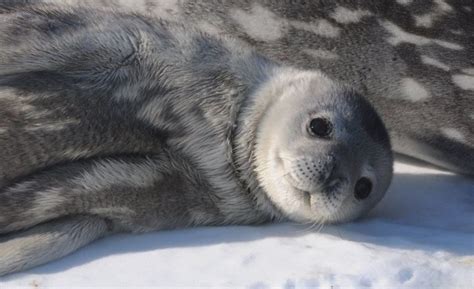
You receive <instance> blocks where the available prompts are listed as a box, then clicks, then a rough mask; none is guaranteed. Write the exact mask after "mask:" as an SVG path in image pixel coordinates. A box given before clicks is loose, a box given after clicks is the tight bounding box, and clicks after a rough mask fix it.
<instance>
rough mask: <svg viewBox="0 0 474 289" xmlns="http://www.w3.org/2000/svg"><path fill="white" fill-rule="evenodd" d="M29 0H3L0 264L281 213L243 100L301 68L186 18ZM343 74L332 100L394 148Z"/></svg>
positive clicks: (372, 138)
mask: <svg viewBox="0 0 474 289" xmlns="http://www.w3.org/2000/svg"><path fill="white" fill-rule="evenodd" d="M27 2H30V1H14V2H12V1H6V2H5V1H2V2H0V20H1V26H0V46H1V47H2V50H1V51H0V275H4V274H7V273H11V272H15V271H19V270H24V269H27V268H30V267H32V266H36V265H39V264H42V263H45V262H48V261H50V260H53V259H56V258H59V257H62V256H64V255H66V254H68V253H70V252H72V251H74V250H76V249H78V248H80V247H81V246H84V245H86V244H87V243H89V242H91V241H93V240H95V239H97V238H100V237H103V236H106V235H108V234H112V233H115V232H147V231H152V230H160V229H171V228H176V227H185V226H195V225H222V224H258V223H263V222H268V221H271V220H280V219H284V218H285V217H286V216H284V215H283V214H282V213H281V211H280V209H279V208H277V207H276V206H275V205H274V204H273V203H272V202H271V201H270V200H269V199H268V197H267V195H266V194H265V192H264V191H263V190H262V189H261V188H260V187H259V184H258V180H257V179H256V177H255V175H254V172H253V169H254V167H253V166H254V164H253V154H254V152H253V146H254V145H255V133H256V132H255V130H256V125H257V124H258V119H259V118H258V117H259V116H258V115H255V114H253V115H251V116H252V117H248V118H246V119H245V120H242V119H241V118H239V111H241V110H242V109H246V110H248V111H250V112H251V111H252V109H251V108H252V105H253V104H252V101H251V100H250V98H251V96H253V95H255V94H256V90H257V89H259V88H260V87H261V86H262V85H264V84H266V83H268V82H270V80H271V79H272V77H273V74H275V73H277V72H279V71H286V70H290V71H293V69H291V68H285V67H280V66H279V65H276V64H275V63H273V62H271V61H269V60H268V59H266V58H265V57H263V56H261V55H259V54H257V53H256V52H254V51H253V50H252V49H250V48H248V47H246V46H245V45H244V44H242V43H241V42H238V41H236V40H232V39H229V38H226V37H217V36H211V35H208V34H203V33H202V32H200V31H199V30H196V29H194V28H191V27H186V28H184V27H183V26H182V25H180V24H173V23H168V22H164V21H162V20H157V19H154V18H150V17H147V16H144V15H140V14H134V13H119V12H117V13H112V12H111V11H101V10H94V9H83V8H70V7H62V8H60V7H57V6H43V5H32V6H30V5H29V4H28V3H27ZM186 26H189V25H186ZM279 85H281V84H279ZM336 86H337V87H338V89H339V90H337V91H335V93H338V94H339V93H340V97H336V98H328V99H332V100H330V101H329V100H326V101H329V103H327V105H333V106H334V109H336V108H337V107H342V108H343V110H344V113H345V114H347V115H351V117H352V118H355V119H351V123H352V124H353V126H354V127H355V128H356V129H359V126H361V127H362V130H363V131H364V137H365V136H366V139H367V142H370V143H371V144H372V143H373V148H374V152H375V151H376V150H378V149H379V148H380V149H381V150H384V151H389V149H390V143H389V140H388V136H387V134H386V131H385V128H384V126H383V124H382V122H381V121H380V119H379V118H378V116H377V114H376V113H375V111H374V110H373V108H372V107H371V106H370V105H369V104H368V102H366V101H365V100H364V99H363V98H360V97H359V96H358V95H357V94H355V93H354V91H353V90H351V89H346V88H345V86H343V85H339V84H338V85H336ZM331 97H332V96H331ZM261 113H262V112H261ZM358 116H362V117H358ZM253 118H255V119H253ZM356 119H357V120H358V121H357V122H356ZM359 120H360V122H359ZM360 144H361V147H355V148H352V150H353V151H355V152H359V151H364V152H365V151H366V150H364V146H363V143H360ZM374 152H371V153H372V156H371V157H370V159H374V158H376V153H374ZM384 160H385V163H384V166H385V168H388V167H391V162H390V161H391V158H390V156H389V154H387V158H386V159H384ZM387 171H390V170H389V169H387ZM390 173H391V172H390ZM390 177H391V174H390V175H389V174H387V175H386V176H385V179H387V180H389V179H390ZM381 196H383V192H381V195H379V197H381ZM359 213H362V212H358V215H360V214H359Z"/></svg>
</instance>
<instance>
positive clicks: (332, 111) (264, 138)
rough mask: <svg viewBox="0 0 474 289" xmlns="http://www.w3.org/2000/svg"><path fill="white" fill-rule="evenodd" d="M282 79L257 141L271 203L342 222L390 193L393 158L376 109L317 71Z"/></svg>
mask: <svg viewBox="0 0 474 289" xmlns="http://www.w3.org/2000/svg"><path fill="white" fill-rule="evenodd" d="M285 79H286V80H285ZM274 84H275V86H276V87H274V88H272V89H270V90H272V91H271V92H266V93H270V94H272V95H273V97H274V98H275V100H274V101H273V102H272V103H271V104H270V105H269V106H268V109H267V111H266V113H265V114H264V115H263V117H262V119H261V123H260V125H259V128H258V131H257V137H256V145H255V150H256V154H255V162H256V171H257V175H258V179H259V181H260V182H261V184H262V186H263V187H264V190H265V191H266V193H267V195H268V196H269V198H270V199H271V201H272V202H274V203H275V204H276V206H277V207H278V208H279V209H280V210H281V211H282V212H283V213H284V214H285V215H286V216H288V218H290V219H291V220H294V221H298V222H321V223H334V222H342V221H348V220H352V219H354V218H356V217H358V216H360V215H361V214H363V213H365V212H367V211H368V210H369V209H370V208H372V207H373V206H374V205H375V204H376V203H377V202H378V201H379V200H380V199H381V198H382V197H383V196H384V194H385V191H386V190H387V187H388V185H389V183H390V181H391V177H392V161H393V160H392V153H391V150H390V143H389V138H388V135H387V132H386V130H385V128H384V126H383V123H382V121H381V120H380V118H379V117H378V116H377V114H376V113H375V111H374V110H373V108H372V107H371V106H370V104H369V103H368V102H367V101H366V100H365V99H364V98H362V97H361V96H359V95H358V94H357V93H355V92H354V91H352V90H350V89H347V88H344V87H343V86H341V85H339V84H336V83H334V82H333V81H331V80H330V79H328V78H327V77H326V76H324V75H322V74H320V73H317V72H303V73H299V74H296V76H295V77H286V78H283V77H282V79H278V80H277V81H275V82H274Z"/></svg>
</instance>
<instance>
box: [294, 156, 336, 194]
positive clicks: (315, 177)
mask: <svg viewBox="0 0 474 289" xmlns="http://www.w3.org/2000/svg"><path fill="white" fill-rule="evenodd" d="M290 167H291V170H290V171H291V173H290V182H291V183H292V185H293V186H295V187H296V188H297V189H299V190H302V191H305V192H308V193H311V194H314V193H330V192H332V191H334V190H337V189H339V188H340V187H341V185H342V184H343V183H345V177H344V176H343V174H342V173H341V172H340V166H339V165H338V164H337V159H336V158H335V157H334V156H333V155H328V156H326V157H325V158H322V159H316V158H310V157H304V158H299V159H296V160H294V162H293V163H292V164H291V165H290Z"/></svg>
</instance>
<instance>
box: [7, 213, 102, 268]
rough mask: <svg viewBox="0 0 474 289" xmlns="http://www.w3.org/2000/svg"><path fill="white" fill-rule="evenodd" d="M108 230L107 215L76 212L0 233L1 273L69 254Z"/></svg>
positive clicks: (29, 266) (32, 265)
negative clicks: (29, 226) (97, 215)
mask: <svg viewBox="0 0 474 289" xmlns="http://www.w3.org/2000/svg"><path fill="white" fill-rule="evenodd" d="M107 231H108V229H107V222H106V221H105V220H104V219H101V218H99V217H95V216H73V217H66V218H62V219H59V220H54V221H50V222H47V223H44V224H41V225H38V226H36V227H33V228H31V229H28V230H26V231H23V232H20V233H15V234H12V235H9V236H6V237H0V261H1V262H0V276H3V275H6V274H8V273H13V272H17V271H20V270H25V269H28V268H31V267H34V266H37V265H41V264H44V263H46V262H48V261H52V260H55V259H58V258H60V257H63V256H65V255H68V254H70V253H71V252H73V251H76V250H77V249H79V248H81V247H83V246H85V245H87V244H88V243H90V242H92V241H94V240H96V239H98V238H101V237H104V236H105V235H107Z"/></svg>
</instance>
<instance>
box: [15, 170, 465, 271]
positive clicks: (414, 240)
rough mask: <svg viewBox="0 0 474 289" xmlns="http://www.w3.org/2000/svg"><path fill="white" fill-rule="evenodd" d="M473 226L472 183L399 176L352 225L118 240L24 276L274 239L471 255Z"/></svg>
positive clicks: (206, 231) (287, 226) (286, 226)
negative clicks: (315, 238) (123, 257)
mask: <svg viewBox="0 0 474 289" xmlns="http://www.w3.org/2000/svg"><path fill="white" fill-rule="evenodd" d="M473 220H474V180H473V179H468V178H464V177H461V176H456V175H449V174H407V173H398V174H396V175H395V177H394V180H393V183H392V186H391V187H390V189H389V191H388V193H387V195H386V197H385V198H384V199H383V200H382V202H381V203H380V204H379V205H378V206H377V207H376V208H375V209H374V210H373V211H372V212H371V213H370V214H369V215H368V216H366V217H365V218H363V219H361V220H358V221H357V222H354V223H350V224H343V225H335V226H327V227H325V228H323V229H322V230H321V231H320V232H315V231H314V230H313V231H311V230H307V229H306V228H305V227H303V226H302V225H297V224H269V225H264V226H229V227H214V228H211V227H205V228H193V229H183V230H175V231H162V232H156V233H149V234H143V235H116V236H112V237H109V238H106V239H103V240H99V241H97V242H95V243H93V244H91V245H89V246H87V247H86V248H83V249H81V250H79V251H77V252H75V253H73V254H71V255H70V256H68V257H65V258H63V259H61V260H59V261H55V262H52V263H50V264H47V265H44V266H41V267H38V268H35V269H33V270H30V271H28V273H39V274H48V273H54V272H61V271H64V270H67V269H68V268H73V267H75V266H79V265H84V264H87V263H89V262H91V261H94V260H97V259H100V258H103V257H106V256H109V255H113V254H126V253H132V252H146V251H151V250H160V249H166V248H180V247H187V248H189V247H199V246H208V245H214V244H222V243H236V242H240V243H244V242H251V241H253V240H259V239H264V238H278V237H285V238H288V239H289V240H290V241H289V242H291V238H292V237H296V236H301V235H306V234H321V235H326V236H327V235H331V236H334V237H337V238H340V239H344V240H348V241H353V242H357V243H361V244H364V245H368V246H383V247H393V248H402V249H407V250H416V249H420V250H424V251H433V252H436V251H445V252H449V253H453V254H457V255H474V221H473ZM12 277H14V275H12ZM10 278H11V277H7V278H6V279H10Z"/></svg>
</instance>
